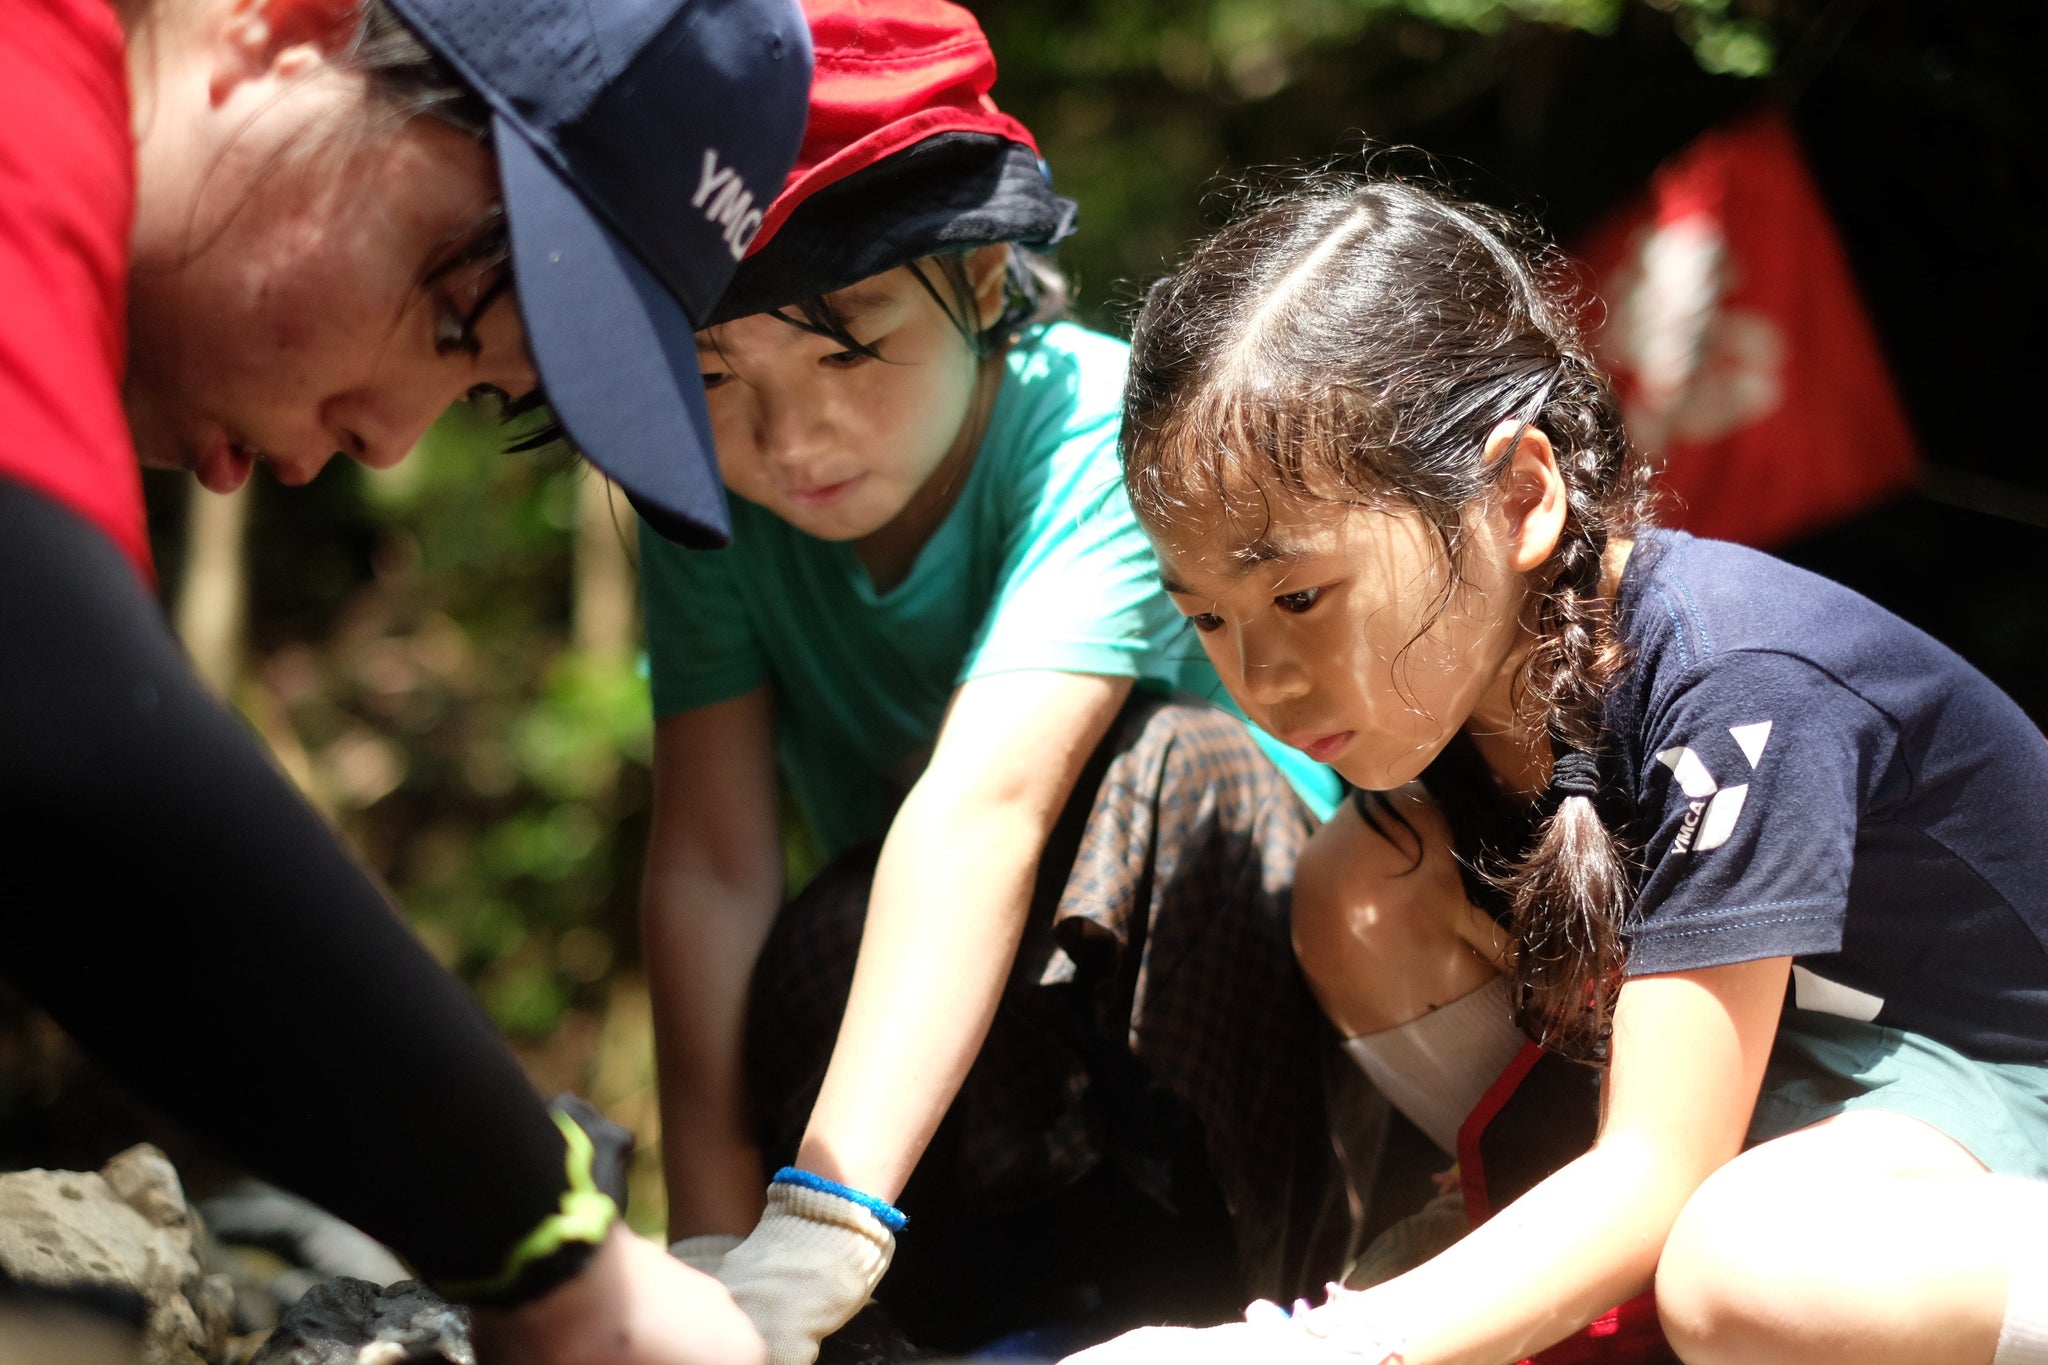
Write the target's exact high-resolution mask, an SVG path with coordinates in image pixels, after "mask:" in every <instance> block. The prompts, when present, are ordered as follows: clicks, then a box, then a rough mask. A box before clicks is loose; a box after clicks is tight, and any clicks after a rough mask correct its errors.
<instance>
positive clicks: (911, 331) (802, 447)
mask: <svg viewBox="0 0 2048 1365" xmlns="http://www.w3.org/2000/svg"><path fill="white" fill-rule="evenodd" d="M968 265H969V272H970V276H971V277H972V278H973V279H974V280H975V283H976V286H977V295H978V300H980V301H985V300H986V299H988V298H989V297H990V291H989V289H988V288H987V287H985V283H986V277H987V275H988V273H989V271H990V270H991V269H993V274H994V297H995V299H996V301H997V303H998V304H999V303H1000V292H1001V277H1002V256H1001V252H1000V249H996V250H992V251H983V252H977V253H975V255H974V256H972V257H970V258H969V262H968ZM925 270H926V274H927V276H928V277H930V278H931V279H933V280H934V282H935V283H937V284H938V285H939V287H940V288H941V289H944V288H945V285H944V283H943V279H942V277H941V276H940V275H939V274H938V272H937V271H936V270H935V269H933V268H932V267H931V266H929V265H927V266H926V267H925ZM831 302H832V303H833V304H834V306H835V307H836V308H837V309H838V311H839V313H840V315H841V317H843V318H844V319H845V320H846V322H847V330H848V331H849V332H850V333H851V334H852V335H853V336H854V338H855V339H857V340H859V341H860V342H862V343H863V344H865V345H867V346H869V347H871V348H872V349H873V350H875V351H876V352H877V353H879V355H880V359H874V358H871V357H868V356H864V355H861V354H860V353H859V352H856V351H849V350H846V349H845V348H844V347H843V346H842V345H840V343H838V342H836V341H834V340H832V339H831V338H829V337H823V336H818V335H815V334H813V333H810V332H806V331H804V330H802V329H801V328H797V327H792V326H790V325H789V324H788V323H786V322H783V321H781V320H780V319H778V318H776V317H775V316H773V315H772V314H767V313H757V314H755V315H753V316H751V317H744V318H737V319H735V320H733V321H731V322H727V323H722V324H720V325H719V326H717V327H712V328H709V329H707V330H705V331H703V332H700V333H698V336H697V346H698V351H697V354H698V358H699V360H700V362H701V365H702V369H703V373H704V389H705V397H706V401H707V403H708V406H709V408H710V412H711V431H712V436H713V438H714V439H715V440H716V442H717V446H718V468H719V473H720V474H721V476H723V478H724V480H725V486H726V487H727V488H729V489H731V490H732V491H733V492H734V493H737V494H738V495H739V496H741V497H743V498H745V499H747V500H748V501H749V502H753V503H758V504H759V505H761V506H762V507H765V508H767V509H768V510H769V511H771V512H773V513H774V514H775V515H776V516H778V517H781V518H782V519H783V520H784V521H787V522H789V523H790V524H791V525H793V526H795V527H797V528H798V529H799V530H802V531H805V532H807V533H809V534H811V535H814V536H817V537H819V538H820V539H823V540H840V541H859V540H862V539H864V538H866V537H869V536H873V535H875V534H876V533H878V532H881V531H883V530H885V529H887V528H890V527H891V526H892V525H894V524H896V523H897V522H898V521H899V519H905V518H910V517H914V516H916V515H917V514H918V509H920V508H922V507H924V505H925V504H926V503H929V502H932V501H933V499H934V497H935V496H936V494H937V493H938V492H945V491H947V490H950V489H952V488H955V487H957V483H958V479H959V477H960V476H961V473H962V470H963V469H964V465H965V462H966V461H967V460H969V459H971V458H972V455H973V447H974V445H975V444H976V443H977V442H978V440H979V438H980V429H981V423H979V422H977V421H974V420H972V419H973V415H974V411H975V398H976V392H977V387H978V384H979V381H980V378H981V374H982V366H981V364H980V363H979V362H978V361H977V359H976V357H975V355H974V352H973V351H972V350H971V349H969V347H968V345H967V341H966V338H965V337H963V336H962V335H961V334H960V331H959V329H958V328H957V327H956V326H955V325H954V323H953V320H952V319H951V318H950V317H948V316H947V315H946V313H945V312H944V311H943V310H941V309H940V307H939V305H938V302H937V301H936V300H935V299H933V298H932V296H931V295H930V294H929V293H927V292H926V291H925V288H924V286H923V285H921V284H920V283H919V282H918V280H917V278H916V277H915V276H914V275H913V274H912V273H911V271H910V270H909V268H908V267H904V268H900V269H896V270H891V271H889V272H887V273H885V274H881V275H876V276H873V277H871V278H869V279H866V280H863V281H861V282H860V283H859V284H856V285H853V286H852V287H850V288H848V289H844V290H841V291H839V292H838V293H836V294H833V295H832V296H831ZM984 311H986V310H984ZM941 470H945V471H948V472H949V474H950V475H951V476H952V477H949V478H935V477H934V476H935V475H938V474H939V472H940V471H941ZM928 486H929V487H928ZM921 494H922V495H923V496H920V495H921ZM948 501H949V500H948Z"/></svg>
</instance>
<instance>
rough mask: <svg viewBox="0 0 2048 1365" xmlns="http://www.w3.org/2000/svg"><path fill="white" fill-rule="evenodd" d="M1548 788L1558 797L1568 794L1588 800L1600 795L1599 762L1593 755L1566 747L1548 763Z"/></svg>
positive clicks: (1561, 797)
mask: <svg viewBox="0 0 2048 1365" xmlns="http://www.w3.org/2000/svg"><path fill="white" fill-rule="evenodd" d="M1550 790H1552V791H1554V792H1556V793H1557V795H1558V797H1559V799H1563V798H1564V797H1568V796H1583V797H1585V798H1586V799H1587V800H1588V801H1593V800H1598V799H1599V796H1600V763H1599V760H1597V759H1595V758H1594V757H1593V755H1591V754H1588V753H1581V752H1580V751H1579V750H1577V749H1567V750H1566V751H1565V752H1563V753H1561V754H1559V755H1558V756H1557V757H1556V758H1555V759H1554V760H1552V762H1551V765H1550Z"/></svg>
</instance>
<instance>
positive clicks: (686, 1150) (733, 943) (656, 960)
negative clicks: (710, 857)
mask: <svg viewBox="0 0 2048 1365" xmlns="http://www.w3.org/2000/svg"><path fill="white" fill-rule="evenodd" d="M778 899H779V897H778V896H777V895H776V894H775V893H774V892H772V891H770V892H767V893H765V894H762V893H761V892H760V891H759V890H758V889H757V890H756V893H755V894H753V895H747V894H743V893H740V892H739V891H738V890H737V889H736V888H734V887H732V886H730V885H729V884H724V883H720V882H717V881H715V880H713V879H710V878H706V877H701V876H691V875H687V874H684V875H671V876H665V877H663V878H662V879H661V880H660V881H659V882H658V883H657V882H655V881H653V880H652V879H650V882H649V887H648V900H647V905H646V912H645V914H644V915H643V922H642V944H643V949H644V952H645V954H646V959H647V964H648V976H649V986H650V991H651V995H652V999H653V1007H654V1034H655V1056H656V1062H657V1069H658V1072H659V1078H660V1092H661V1146H662V1166H663V1173H664V1175H665V1177H666V1179H667V1184H668V1214H669V1233H670V1235H671V1236H672V1237H685V1236H693V1235H695V1234H698V1233H705V1232H729V1233H734V1234H744V1233H745V1232H746V1231H747V1229H749V1228H751V1227H752V1226H753V1225H754V1221H755V1220H756V1219H757V1218H759V1217H760V1215H761V1191H762V1187H763V1186H764V1185H765V1184H766V1183H767V1172H766V1170H765V1169H764V1168H763V1166H762V1161H761V1154H760V1149H759V1147H758V1145H757V1144H756V1142H755V1138H754V1133H753V1131H752V1125H751V1124H750V1123H749V1120H748V1115H749V1100H748V1094H747V1082H746V1075H745V1071H744V1066H743V1052H744V1049H743V1045H742V1038H743V1034H744V1030H745V1018H746V1007H747V986H748V982H749V980H750V979H751V977H752V975H753V972H754V966H755V963H756V961H757V960H758V958H759V956H760V951H761V943H762V941H763V940H764V939H765V937H766V935H767V932H768V928H769V925H770V924H772V923H773V920H774V917H775V912H776V909H777V904H776V903H777V900H778Z"/></svg>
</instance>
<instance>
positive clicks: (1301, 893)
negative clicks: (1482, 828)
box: [1294, 783, 1506, 969]
mask: <svg viewBox="0 0 2048 1365" xmlns="http://www.w3.org/2000/svg"><path fill="white" fill-rule="evenodd" d="M1378 805H1379V807H1380V809H1379V812H1378V816H1379V818H1378V819H1376V820H1374V821H1368V820H1367V819H1366V818H1365V817H1364V816H1363V815H1361V814H1360V813H1359V810H1358V807H1357V806H1356V804H1355V803H1353V802H1350V801H1347V802H1345V803H1344V804H1343V806H1341V807H1340V808H1339V809H1338V811H1337V813H1336V814H1335V815H1334V816H1332V817H1331V818H1330V820H1329V821H1328V823H1326V824H1325V825H1323V827H1322V828H1321V829H1319V830H1317V831H1316V833H1315V836H1314V837H1313V838H1312V839H1310V841H1309V844H1308V847H1307V848H1305V849H1304V850H1303V851H1302V855H1301V862H1300V864H1299V865H1298V867H1297V868H1296V870H1295V881H1294V934H1295V942H1296V946H1297V948H1298V949H1299V950H1300V951H1301V952H1302V955H1303V960H1304V962H1308V961H1310V960H1313V959H1314V958H1316V957H1319V956H1321V954H1320V953H1319V952H1318V949H1326V948H1334V947H1335V946H1336V944H1335V943H1334V942H1330V941H1328V940H1336V939H1344V940H1349V939H1352V938H1354V937H1355V936H1357V935H1359V934H1360V933H1361V932H1365V931H1370V932H1373V933H1375V934H1377V935H1382V936H1383V935H1385V934H1387V933H1389V932H1398V933H1401V934H1402V935H1403V936H1418V937H1420V938H1424V939H1434V938H1454V939H1457V940H1459V941H1460V942H1462V943H1463V944H1465V945H1467V946H1468V947H1470V948H1471V949H1472V950H1474V951H1476V952H1478V953H1479V954H1480V955H1481V956H1483V957H1485V958H1486V959H1488V960H1489V961H1490V962H1492V963H1494V964H1495V966H1496V969H1499V968H1500V966H1501V964H1503V963H1504V962H1505V955H1506V937H1505V935H1504V934H1503V933H1502V932H1501V930H1500V928H1499V926H1497V925H1495V924H1494V922H1493V920H1492V919H1491V918H1490V917H1488V916H1487V915H1486V914H1485V913H1484V912H1482V911H1481V910H1479V909H1478V907H1476V906H1474V905H1473V904H1472V902H1471V900H1470V898H1469V897H1467V896H1466V894H1465V885H1464V882H1463V880H1462V879H1461V878H1460V877H1459V875H1458V864H1457V858H1456V856H1455V854H1454V853H1453V852H1452V845H1451V832H1450V826H1449V825H1448V824H1447V823H1446V821H1445V820H1444V816H1443V812H1442V811H1441V810H1439V809H1438V808H1437V806H1436V804H1435V803H1434V802H1433V801H1432V800H1430V797H1429V794H1428V793H1427V792H1426V791H1424V790H1423V789H1422V787H1421V785H1420V784H1419V783H1411V784H1409V785H1408V786H1406V787H1403V788H1401V789H1400V790H1398V791H1394V792H1389V793H1385V794H1384V795H1383V796H1381V797H1380V798H1379V801H1378Z"/></svg>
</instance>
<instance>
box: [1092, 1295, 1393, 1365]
mask: <svg viewBox="0 0 2048 1365" xmlns="http://www.w3.org/2000/svg"><path fill="white" fill-rule="evenodd" d="M1330 1292H1331V1296H1332V1300H1333V1302H1332V1303H1330V1304H1325V1305H1324V1307H1322V1308H1317V1309H1311V1308H1310V1307H1309V1305H1308V1304H1307V1303H1305V1302H1297V1303H1296V1304H1295V1306H1294V1311H1293V1312H1292V1313H1289V1312H1288V1310H1287V1309H1285V1308H1282V1307H1281V1306H1280V1305H1279V1304H1277V1303H1272V1302H1269V1301H1268V1300H1265V1299H1260V1300H1259V1301H1258V1302H1257V1303H1254V1304H1252V1305H1251V1307H1249V1308H1247V1309H1245V1310H1244V1318H1245V1320H1244V1321H1243V1322H1227V1323H1224V1324H1223V1325H1222V1326H1220V1327H1199V1328H1197V1327H1140V1328H1138V1329H1137V1330H1136V1331H1135V1332H1126V1333H1124V1334H1123V1335H1122V1336H1120V1337H1117V1338H1115V1339H1114V1340H1111V1341H1105V1342H1103V1343H1102V1344H1101V1345H1100V1346H1094V1347H1090V1348H1089V1349H1088V1350H1085V1351H1082V1352H1079V1353H1078V1354H1076V1355H1070V1356H1068V1357H1067V1358H1066V1359H1065V1360H1063V1361H1062V1362H1060V1365H1388V1363H1389V1362H1398V1361H1399V1360H1400V1359H1401V1355H1400V1347H1399V1344H1398V1343H1395V1342H1393V1341H1391V1340H1389V1339H1388V1338H1387V1336H1386V1335H1385V1334H1384V1333H1383V1332H1381V1331H1379V1330H1378V1329H1377V1328H1376V1327H1374V1326H1373V1325H1372V1324H1370V1323H1369V1322H1368V1321H1367V1320H1366V1319H1365V1318H1364V1316H1363V1315H1362V1314H1360V1313H1358V1312H1357V1311H1356V1309H1355V1308H1354V1307H1353V1304H1352V1303H1351V1302H1350V1301H1349V1300H1355V1299H1358V1298H1362V1297H1363V1295H1350V1296H1349V1299H1348V1300H1347V1301H1345V1302H1343V1303H1341V1304H1339V1303H1337V1302H1336V1297H1337V1295H1338V1294H1339V1293H1340V1287H1339V1286H1337V1285H1331V1286H1330ZM1333 1307H1334V1308H1335V1309H1336V1313H1334V1314H1333V1313H1332V1312H1331V1309H1332V1308H1333Z"/></svg>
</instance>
